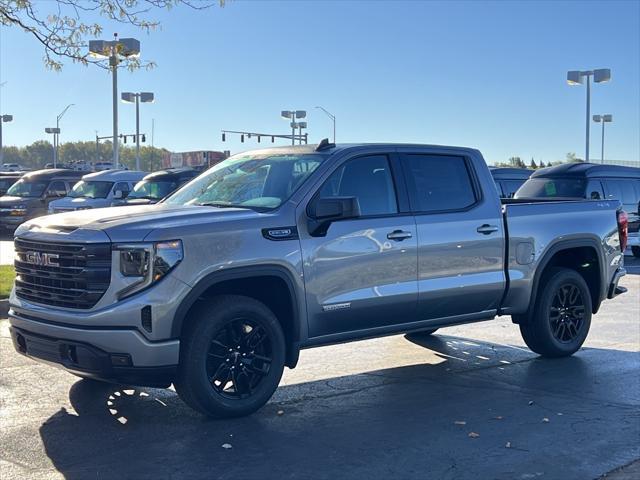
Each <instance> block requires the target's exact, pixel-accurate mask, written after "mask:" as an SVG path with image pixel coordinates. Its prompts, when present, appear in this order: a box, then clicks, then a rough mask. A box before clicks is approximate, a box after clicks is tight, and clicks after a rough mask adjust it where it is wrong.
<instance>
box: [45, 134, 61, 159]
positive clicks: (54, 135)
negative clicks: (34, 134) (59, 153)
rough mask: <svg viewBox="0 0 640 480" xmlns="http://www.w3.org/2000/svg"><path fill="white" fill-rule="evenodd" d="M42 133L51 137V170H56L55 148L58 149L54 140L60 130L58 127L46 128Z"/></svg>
mask: <svg viewBox="0 0 640 480" xmlns="http://www.w3.org/2000/svg"><path fill="white" fill-rule="evenodd" d="M44 132H45V133H50V134H52V135H53V168H56V148H57V147H58V146H57V144H56V138H58V135H60V129H59V128H58V127H47V128H45V129H44Z"/></svg>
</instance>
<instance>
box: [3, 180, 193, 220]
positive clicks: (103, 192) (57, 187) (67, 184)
mask: <svg viewBox="0 0 640 480" xmlns="http://www.w3.org/2000/svg"><path fill="white" fill-rule="evenodd" d="M199 173H200V172H199V171H197V170H195V169H192V168H187V167H185V168H173V169H166V170H160V171H157V172H153V173H145V172H135V171H129V170H105V171H101V172H95V173H89V174H87V173H86V172H81V171H75V170H69V169H59V168H58V169H45V170H37V171H33V172H28V173H24V174H18V173H12V174H9V173H7V174H1V175H0V195H2V196H1V197H0V230H3V231H5V232H13V231H14V230H15V229H16V228H17V227H18V225H20V224H21V223H24V222H25V221H27V220H30V219H32V218H36V217H40V216H42V215H46V214H50V213H61V212H68V211H72V210H86V209H91V208H104V207H111V206H119V205H144V204H150V203H156V202H158V201H159V200H161V199H162V198H164V197H166V196H167V195H169V194H170V193H172V192H173V191H175V190H176V189H177V188H179V187H180V186H182V185H183V184H185V183H186V182H188V181H189V180H191V179H192V178H194V177H196V176H197V175H198V174H199Z"/></svg>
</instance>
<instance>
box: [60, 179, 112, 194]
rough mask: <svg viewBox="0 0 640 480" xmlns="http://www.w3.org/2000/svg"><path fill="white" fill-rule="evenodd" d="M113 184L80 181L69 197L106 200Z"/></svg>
mask: <svg viewBox="0 0 640 480" xmlns="http://www.w3.org/2000/svg"><path fill="white" fill-rule="evenodd" d="M112 186H113V182H85V181H84V180H80V181H79V182H78V183H76V184H75V185H74V186H73V190H71V191H70V192H69V195H68V196H69V197H73V198H80V197H82V198H107V195H109V192H110V191H111V187H112Z"/></svg>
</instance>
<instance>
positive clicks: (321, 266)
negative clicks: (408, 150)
mask: <svg viewBox="0 0 640 480" xmlns="http://www.w3.org/2000/svg"><path fill="white" fill-rule="evenodd" d="M399 179H401V172H400V170H399V167H398V166H397V159H396V158H395V157H394V155H393V154H391V153H390V152H384V153H375V154H366V155H361V156H357V157H352V158H348V159H345V160H343V161H341V162H339V163H338V164H337V165H335V166H334V167H333V169H332V171H330V172H328V173H327V174H326V175H325V176H324V178H323V180H322V182H320V183H319V185H318V186H316V188H315V190H314V191H312V192H311V193H310V194H309V196H308V197H307V199H306V200H305V202H303V204H302V208H304V209H305V211H304V212H303V213H301V214H300V215H299V216H298V218H299V219H302V220H301V221H300V223H299V225H298V231H299V235H300V242H301V246H302V255H303V272H304V279H305V288H306V303H307V314H308V319H309V336H310V337H319V336H324V335H331V334H338V333H344V332H351V331H357V330H364V329H369V328H376V327H385V326H388V325H394V324H400V323H404V322H408V321H413V320H414V319H415V313H416V302H417V263H416V262H417V252H416V247H417V242H416V226H415V221H414V219H413V216H412V215H411V213H410V212H409V211H408V200H407V197H406V189H405V188H404V187H403V184H402V182H401V181H400V182H398V180H399ZM354 197H355V199H356V200H357V206H359V210H360V211H359V215H357V216H354V217H352V218H344V219H339V220H336V221H333V222H331V223H330V224H329V225H328V228H326V231H319V232H314V231H313V228H312V226H313V225H314V221H313V219H312V218H310V217H309V212H310V211H311V210H313V209H314V208H315V206H316V205H315V204H314V202H318V201H320V200H323V199H324V200H326V199H334V200H335V199H343V200H344V199H347V201H349V200H353V198H354ZM336 201H340V200H336ZM316 223H317V222H316Z"/></svg>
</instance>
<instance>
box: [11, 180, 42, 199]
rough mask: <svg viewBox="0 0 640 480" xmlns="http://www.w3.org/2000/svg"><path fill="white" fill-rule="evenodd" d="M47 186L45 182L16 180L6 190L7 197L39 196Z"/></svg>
mask: <svg viewBox="0 0 640 480" xmlns="http://www.w3.org/2000/svg"><path fill="white" fill-rule="evenodd" d="M45 188H47V182H27V181H25V180H18V181H17V182H16V183H14V184H13V185H11V188H9V190H7V196H9V197H40V196H41V195H42V194H43V193H44V189H45Z"/></svg>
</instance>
